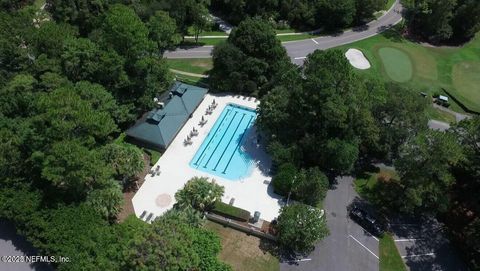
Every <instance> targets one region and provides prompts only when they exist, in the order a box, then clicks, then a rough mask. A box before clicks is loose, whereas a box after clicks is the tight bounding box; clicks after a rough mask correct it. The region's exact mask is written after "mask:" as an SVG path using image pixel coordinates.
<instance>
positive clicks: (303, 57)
mask: <svg viewBox="0 0 480 271" xmlns="http://www.w3.org/2000/svg"><path fill="white" fill-rule="evenodd" d="M305 58H307V57H306V56H301V57H296V58H294V59H305Z"/></svg>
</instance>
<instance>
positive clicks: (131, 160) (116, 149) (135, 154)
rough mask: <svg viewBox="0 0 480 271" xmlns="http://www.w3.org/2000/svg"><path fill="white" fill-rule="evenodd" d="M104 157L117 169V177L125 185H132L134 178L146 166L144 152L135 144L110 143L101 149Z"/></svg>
mask: <svg viewBox="0 0 480 271" xmlns="http://www.w3.org/2000/svg"><path fill="white" fill-rule="evenodd" d="M101 153H102V156H103V159H104V160H105V161H106V162H107V164H108V165H109V166H110V167H112V168H113V170H114V171H115V179H117V180H119V181H120V182H121V184H122V186H123V187H125V186H128V185H130V182H131V181H132V179H133V178H134V177H135V176H136V175H137V174H139V173H140V172H142V170H143V168H144V166H145V165H144V161H143V152H142V151H141V150H140V149H139V148H137V147H136V146H134V145H131V144H127V143H121V144H115V143H112V144H108V145H106V146H104V147H103V148H102V150H101Z"/></svg>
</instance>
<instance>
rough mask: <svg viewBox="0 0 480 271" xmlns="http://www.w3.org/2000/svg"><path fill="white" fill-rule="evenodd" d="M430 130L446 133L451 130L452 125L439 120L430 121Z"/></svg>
mask: <svg viewBox="0 0 480 271" xmlns="http://www.w3.org/2000/svg"><path fill="white" fill-rule="evenodd" d="M428 128H430V129H432V130H436V131H440V132H444V131H446V130H448V129H450V124H448V123H446V122H443V121H439V120H429V121H428Z"/></svg>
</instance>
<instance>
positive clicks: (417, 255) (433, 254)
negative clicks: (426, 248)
mask: <svg viewBox="0 0 480 271" xmlns="http://www.w3.org/2000/svg"><path fill="white" fill-rule="evenodd" d="M422 256H435V253H433V252H432V253H425V254H413V255H406V256H402V258H403V259H405V258H410V257H422Z"/></svg>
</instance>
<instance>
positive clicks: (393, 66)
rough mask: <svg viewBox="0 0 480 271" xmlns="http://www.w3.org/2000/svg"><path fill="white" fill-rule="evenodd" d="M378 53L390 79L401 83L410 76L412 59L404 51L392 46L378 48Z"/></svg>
mask: <svg viewBox="0 0 480 271" xmlns="http://www.w3.org/2000/svg"><path fill="white" fill-rule="evenodd" d="M378 54H379V55H380V58H381V59H382V64H383V68H384V70H385V72H386V73H387V75H388V77H390V79H392V80H393V81H396V82H400V83H403V82H407V81H408V80H410V79H411V78H412V74H413V70H412V61H411V60H410V57H409V56H408V55H407V54H406V53H404V52H402V51H400V50H398V49H395V48H392V47H382V48H380V49H378Z"/></svg>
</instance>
